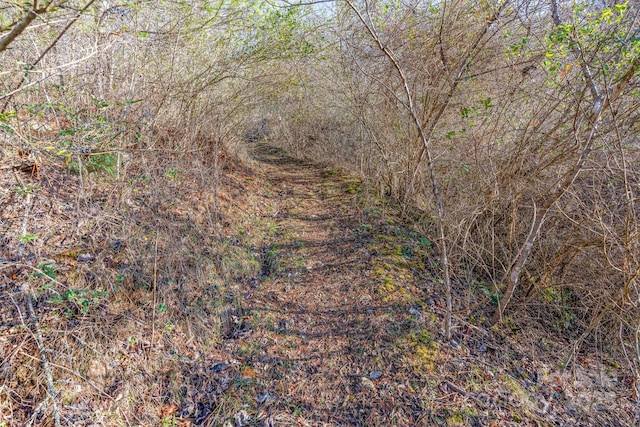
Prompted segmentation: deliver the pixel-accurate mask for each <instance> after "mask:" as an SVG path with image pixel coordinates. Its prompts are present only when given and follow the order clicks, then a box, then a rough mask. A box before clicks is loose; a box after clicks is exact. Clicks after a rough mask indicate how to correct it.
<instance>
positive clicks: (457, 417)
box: [183, 144, 631, 426]
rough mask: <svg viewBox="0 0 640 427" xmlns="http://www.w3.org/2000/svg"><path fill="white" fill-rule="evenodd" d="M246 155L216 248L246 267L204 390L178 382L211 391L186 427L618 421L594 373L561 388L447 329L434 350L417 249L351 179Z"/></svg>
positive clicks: (549, 373) (475, 333) (426, 255)
mask: <svg viewBox="0 0 640 427" xmlns="http://www.w3.org/2000/svg"><path fill="white" fill-rule="evenodd" d="M253 158H254V160H255V162H256V165H257V167H256V170H257V171H258V172H257V175H258V176H257V177H256V179H250V180H249V182H251V181H253V184H252V186H251V188H248V189H247V190H246V203H245V204H244V205H243V207H244V210H243V219H242V220H241V221H239V222H240V226H239V228H238V234H237V235H235V236H234V235H232V236H230V238H232V239H234V241H235V242H236V244H239V245H244V246H245V247H246V248H247V250H248V251H251V252H253V253H255V254H256V256H257V258H259V260H260V264H261V267H260V270H261V271H260V273H259V274H258V275H255V274H253V275H250V274H247V275H245V277H244V278H236V279H235V280H233V281H232V283H233V284H232V285H231V288H232V289H233V290H232V292H231V296H230V297H228V298H227V299H228V300H229V301H230V300H233V304H232V309H230V310H228V311H227V312H226V313H225V315H224V316H223V317H224V318H225V319H226V320H225V322H224V327H223V344H222V348H221V349H220V348H218V349H215V350H214V349H212V353H211V355H210V356H209V357H210V358H213V361H212V362H214V363H215V357H218V358H221V357H226V358H227V359H226V362H225V363H219V364H212V363H209V364H206V363H205V364H204V365H202V368H201V371H202V372H204V373H203V374H202V378H204V377H207V378H208V379H207V380H205V381H201V380H199V379H198V380H194V379H193V378H199V377H198V375H200V374H196V373H195V371H194V372H192V374H191V380H190V381H191V382H192V384H193V386H194V388H195V389H198V390H200V392H199V393H200V394H201V395H202V394H203V392H202V390H203V389H206V390H209V389H211V390H212V392H211V393H212V394H213V395H215V396H214V397H213V398H211V397H207V396H204V395H203V397H202V398H201V399H200V402H201V403H202V402H203V401H204V402H207V403H206V405H205V406H204V407H200V409H199V410H198V411H194V410H193V408H191V410H187V411H183V412H184V413H190V414H192V415H193V414H196V413H199V414H201V416H200V418H199V417H198V416H196V419H195V421H196V422H195V424H197V425H201V424H202V425H232V424H235V426H249V425H260V426H271V425H283V426H290V425H304V426H324V425H326V426H330V425H331V426H347V425H349V426H389V425H396V426H432V425H443V426H445V425H446V426H508V425H518V426H522V425H623V424H624V423H622V424H620V423H617V422H616V423H613V424H612V423H611V420H612V419H620V416H621V414H622V413H623V410H622V409H620V408H617V409H616V408H615V405H614V403H613V400H612V399H611V398H610V397H611V396H610V394H611V393H609V394H607V393H600V392H599V391H596V389H594V386H593V384H596V383H597V381H599V380H598V378H602V375H604V376H605V377H607V378H612V377H611V376H610V375H609V374H606V373H604V374H603V372H604V371H603V370H600V371H597V370H595V369H591V368H589V367H588V365H585V366H587V367H586V368H584V369H583V368H581V367H580V366H578V367H577V368H576V371H575V372H576V373H577V374H578V375H582V377H583V378H582V379H581V380H580V381H573V382H570V379H569V376H568V375H569V374H568V373H566V372H565V371H564V369H563V368H562V366H553V362H551V364H546V363H545V362H544V359H543V358H542V357H541V356H544V355H545V354H547V353H548V352H549V349H545V348H537V347H535V346H532V345H531V344H530V342H531V340H530V339H529V341H527V342H529V344H520V343H519V340H520V339H524V338H525V337H523V336H522V335H521V334H519V333H518V332H517V331H510V332H509V331H507V332H506V333H504V334H503V333H495V332H496V331H488V330H486V329H483V328H482V327H477V326H474V325H472V324H470V323H466V322H465V321H464V320H462V319H457V329H456V334H455V336H454V339H453V340H452V341H451V342H446V341H444V340H443V337H442V334H441V331H440V328H441V324H442V314H443V310H444V309H443V307H444V298H443V295H442V293H441V289H440V288H441V287H440V286H438V284H437V280H436V279H434V278H433V277H432V275H431V273H430V271H429V269H428V268H426V267H428V265H429V262H426V263H425V261H429V260H430V259H434V258H433V255H431V254H430V252H429V251H430V250H431V242H430V241H429V239H428V238H426V237H425V236H421V235H419V234H418V233H417V232H416V231H415V230H411V229H410V228H407V227H406V226H404V225H402V223H401V221H399V220H398V219H397V218H396V217H394V215H393V211H391V210H386V209H385V207H384V205H383V204H382V203H381V201H376V200H375V198H371V197H369V198H368V199H367V200H366V201H363V199H364V198H365V196H364V194H362V190H361V188H360V184H359V182H358V180H357V179H355V178H353V177H350V176H348V175H346V174H343V173H342V172H341V171H340V170H337V169H326V168H322V167H320V166H318V165H314V164H312V163H305V162H302V161H299V160H296V159H293V158H291V157H288V156H287V155H286V154H285V153H283V152H282V151H281V150H279V149H277V148H274V147H271V146H268V145H262V144H258V145H257V146H255V147H254V152H253ZM365 206H366V208H365ZM425 264H426V265H425ZM459 292H462V291H460V290H459ZM462 296H463V295H460V297H462ZM525 341H526V339H525ZM545 345H549V344H545ZM216 355H217V356H216ZM218 360H219V359H218ZM185 374H187V375H189V373H187V372H185ZM598 375H600V376H601V377H598ZM597 377H598V378H597ZM612 381H613V380H612ZM609 382H610V384H613V382H611V381H609ZM603 390H606V389H603ZM589 393H590V394H589ZM587 394H588V395H589V396H591V397H590V398H589V399H588V401H585V400H584V396H585V395H587ZM581 399H582V400H581ZM574 402H575V403H574ZM594 405H595V406H598V408H599V409H598V412H594V411H593V410H592V409H591V408H593V407H594ZM183 408H184V407H183ZM624 411H626V412H627V413H628V414H630V413H631V410H630V409H629V405H627V408H626V409H624ZM232 414H233V423H232V424H230V422H229V419H230V416H231V415H232ZM585 420H588V422H586V423H585V422H584V421H585ZM225 423H226V424H225Z"/></svg>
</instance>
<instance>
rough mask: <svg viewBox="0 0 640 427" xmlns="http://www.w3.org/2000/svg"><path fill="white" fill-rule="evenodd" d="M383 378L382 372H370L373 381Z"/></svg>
mask: <svg viewBox="0 0 640 427" xmlns="http://www.w3.org/2000/svg"><path fill="white" fill-rule="evenodd" d="M381 376H382V372H380V371H371V372H369V378H370V379H372V380H374V381H375V380H377V379H378V378H380V377H381Z"/></svg>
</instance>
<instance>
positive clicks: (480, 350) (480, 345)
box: [478, 342, 487, 353]
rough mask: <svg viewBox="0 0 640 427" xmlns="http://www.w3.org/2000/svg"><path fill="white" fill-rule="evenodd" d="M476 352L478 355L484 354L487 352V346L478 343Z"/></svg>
mask: <svg viewBox="0 0 640 427" xmlns="http://www.w3.org/2000/svg"><path fill="white" fill-rule="evenodd" d="M478 351H479V352H480V353H484V352H485V351H487V345H486V344H485V343H483V342H481V343H478Z"/></svg>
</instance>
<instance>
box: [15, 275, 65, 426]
mask: <svg viewBox="0 0 640 427" xmlns="http://www.w3.org/2000/svg"><path fill="white" fill-rule="evenodd" d="M22 293H23V294H24V299H25V302H26V304H27V309H28V311H29V319H30V320H31V323H32V324H33V329H34V330H33V331H32V333H33V335H34V338H35V340H36V344H38V350H40V357H41V358H42V369H43V370H44V375H45V378H46V380H47V400H50V401H51V406H52V409H53V422H54V424H55V426H56V427H60V426H61V424H60V412H59V411H58V403H57V401H56V398H57V393H56V388H55V385H54V383H53V374H52V373H51V365H50V364H49V359H48V358H47V351H46V349H45V347H44V340H43V339H42V332H41V329H40V322H38V318H37V317H36V312H35V310H34V309H33V300H32V298H31V289H30V288H29V284H28V283H27V282H25V283H23V285H22ZM43 404H44V402H42V403H41V404H40V405H39V406H38V408H39V407H40V406H42V405H43ZM36 412H37V411H36Z"/></svg>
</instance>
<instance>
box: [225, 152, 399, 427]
mask: <svg viewBox="0 0 640 427" xmlns="http://www.w3.org/2000/svg"><path fill="white" fill-rule="evenodd" d="M255 159H256V160H257V161H258V162H259V164H260V170H261V171H262V174H263V176H264V177H265V179H266V181H267V183H268V186H267V188H268V190H267V194H264V195H263V197H265V199H266V200H265V201H264V202H265V203H272V204H273V205H274V206H275V210H276V211H275V212H274V213H273V214H271V215H270V216H271V218H272V219H273V221H274V223H275V232H273V236H272V237H271V239H270V240H271V242H270V244H269V245H267V246H265V247H263V248H262V251H261V252H262V273H263V280H262V281H261V283H260V284H258V286H257V287H256V288H255V289H254V290H253V291H252V292H250V296H249V297H248V298H247V299H246V300H245V301H244V302H243V310H244V318H245V321H249V320H250V321H251V325H248V324H244V325H243V327H242V328H239V330H234V331H233V332H232V333H231V334H230V338H232V342H233V346H234V353H236V354H239V355H241V356H244V354H243V353H246V352H247V351H248V352H249V353H250V354H248V355H246V356H247V357H245V358H244V362H245V363H247V362H250V364H251V369H252V370H253V371H255V377H256V379H258V380H259V382H260V384H261V385H262V386H263V387H264V390H261V391H260V392H259V395H258V397H257V400H258V401H264V402H262V404H263V405H264V406H269V405H270V406H271V407H270V408H269V410H268V412H270V413H273V414H275V416H276V417H277V416H278V415H279V416H280V417H281V418H282V417H283V416H285V414H286V413H289V414H290V415H295V416H296V418H297V419H298V422H299V421H300V420H301V419H306V420H307V421H308V422H310V423H311V424H314V425H317V424H318V423H323V422H324V423H330V424H349V425H351V424H363V425H364V424H370V422H371V421H372V419H375V418H378V417H379V416H381V415H382V414H377V415H376V414H374V413H375V412H378V411H381V410H382V408H383V407H384V406H385V402H386V405H387V406H388V405H392V399H393V396H392V394H393V393H391V392H390V391H385V390H384V389H381V390H377V386H376V384H375V383H374V381H376V380H380V379H381V378H382V375H388V374H389V371H388V368H389V366H386V364H387V362H386V361H383V358H381V352H383V351H384V345H381V342H380V341H379V340H380V330H379V327H378V325H376V324H375V323H374V321H373V320H374V318H373V316H372V314H373V313H374V311H377V310H381V309H384V307H382V306H381V303H380V302H377V301H375V298H374V297H373V296H372V289H371V287H372V282H371V279H370V277H369V275H368V274H367V272H368V271H370V270H371V255H370V254H368V253H367V252H366V250H367V243H368V238H367V236H363V235H362V234H361V233H359V230H358V226H359V223H358V221H357V219H358V218H359V215H358V213H357V211H356V209H355V206H354V204H353V202H352V199H353V195H351V194H349V191H348V190H349V188H348V186H349V183H347V184H345V183H344V182H342V183H340V180H336V177H334V176H328V175H327V173H326V172H323V170H322V169H321V168H319V167H317V166H313V165H309V164H304V163H302V162H300V161H296V160H294V159H292V158H289V157H287V156H285V155H284V154H283V153H281V152H279V151H278V150H276V149H273V148H270V147H266V146H262V147H260V148H258V149H257V150H256V153H255ZM352 185H353V183H352ZM345 187H347V188H346V190H347V192H346V193H345ZM270 227H272V231H273V224H270ZM372 373H373V374H372ZM251 375H253V372H249V376H251ZM378 376H379V377H378ZM372 378H373V380H372ZM281 411H282V412H281ZM278 412H280V414H278ZM387 415H388V413H387ZM281 421H282V420H281ZM381 421H382V419H380V418H378V422H381Z"/></svg>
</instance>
